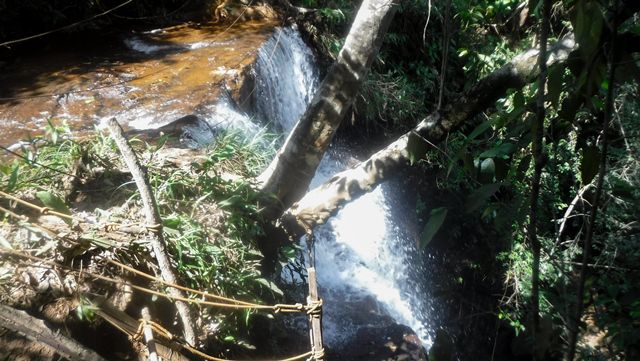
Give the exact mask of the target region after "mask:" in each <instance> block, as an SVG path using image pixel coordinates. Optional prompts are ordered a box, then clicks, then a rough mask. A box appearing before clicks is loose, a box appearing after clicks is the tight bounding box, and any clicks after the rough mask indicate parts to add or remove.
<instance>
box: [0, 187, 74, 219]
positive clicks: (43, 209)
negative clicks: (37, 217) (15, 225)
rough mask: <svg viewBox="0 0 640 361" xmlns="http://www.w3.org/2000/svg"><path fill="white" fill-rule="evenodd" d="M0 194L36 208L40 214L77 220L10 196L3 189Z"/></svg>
mask: <svg viewBox="0 0 640 361" xmlns="http://www.w3.org/2000/svg"><path fill="white" fill-rule="evenodd" d="M0 196H3V197H4V198H7V199H10V200H12V201H15V202H17V203H20V204H22V205H23V206H26V207H29V208H32V209H35V210H37V211H38V212H40V213H42V214H51V215H54V216H58V217H60V218H64V219H68V220H72V221H73V220H78V219H77V218H75V217H73V216H71V215H68V214H64V213H60V212H57V211H54V210H51V209H50V208H49V207H40V206H37V205H35V204H33V203H29V202H27V201H24V200H22V199H20V198H18V197H15V196H12V195H11V194H8V193H5V192H3V191H0Z"/></svg>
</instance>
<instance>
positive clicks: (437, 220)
mask: <svg viewBox="0 0 640 361" xmlns="http://www.w3.org/2000/svg"><path fill="white" fill-rule="evenodd" d="M447 211H448V210H447V208H445V207H440V208H435V209H433V210H432V211H431V216H430V217H429V220H428V221H427V224H426V225H425V226H424V229H423V230H422V235H421V236H420V244H419V246H420V248H421V249H424V248H425V247H426V246H427V245H428V244H429V243H430V242H431V240H433V236H435V235H436V233H438V230H439V229H440V227H442V223H444V219H445V218H446V217H447Z"/></svg>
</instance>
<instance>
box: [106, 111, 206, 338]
mask: <svg viewBox="0 0 640 361" xmlns="http://www.w3.org/2000/svg"><path fill="white" fill-rule="evenodd" d="M108 125H109V131H110V132H111V136H112V137H113V139H114V140H115V141H116V144H117V145H118V148H119V149H120V153H122V157H123V158H124V161H125V163H126V164H127V167H128V168H129V170H130V171H131V175H132V176H133V179H134V180H135V182H136V186H137V187H138V190H139V191H140V198H142V203H143V206H144V207H143V210H144V214H145V219H146V222H147V224H148V226H150V227H153V228H154V229H155V230H156V232H150V233H149V238H150V239H149V241H150V243H151V247H152V248H153V252H154V253H155V256H156V260H157V261H158V267H159V268H160V275H161V277H162V279H163V280H164V281H166V282H168V283H172V284H178V282H177V277H176V275H175V271H174V270H173V266H172V265H171V261H170V260H169V255H168V253H167V250H166V247H165V242H164V237H163V235H162V219H161V218H160V213H159V212H158V206H157V204H156V200H155V198H154V196H153V193H152V192H151V186H150V185H149V179H148V178H147V174H146V172H145V171H144V169H143V168H142V167H141V166H140V163H139V162H138V157H137V156H136V154H135V152H134V151H133V149H131V147H130V146H129V142H128V141H127V138H126V137H125V135H124V132H123V130H122V128H121V127H120V124H118V121H117V120H116V119H115V118H111V120H109V124H108ZM168 292H169V294H170V295H171V296H173V297H182V298H184V294H183V293H182V291H180V290H178V289H176V288H172V287H170V288H169V289H168ZM175 304H176V308H177V309H178V314H179V315H180V320H181V321H182V327H183V329H184V338H185V340H186V341H187V343H189V344H191V345H195V342H196V334H195V328H194V326H193V317H191V311H190V310H189V305H188V304H187V303H186V302H184V301H177V300H176V301H175Z"/></svg>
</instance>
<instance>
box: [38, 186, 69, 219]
mask: <svg viewBox="0 0 640 361" xmlns="http://www.w3.org/2000/svg"><path fill="white" fill-rule="evenodd" d="M36 197H38V199H39V200H40V201H42V203H44V205H45V206H46V207H47V208H51V209H52V210H54V211H56V212H59V213H62V214H68V215H71V210H70V209H69V207H67V205H66V204H64V201H63V200H62V199H60V197H58V196H56V195H55V194H53V193H51V192H46V191H40V192H37V193H36ZM60 218H61V219H62V220H63V221H65V222H66V223H67V224H71V220H70V219H68V218H62V217H60Z"/></svg>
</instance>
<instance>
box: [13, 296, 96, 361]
mask: <svg viewBox="0 0 640 361" xmlns="http://www.w3.org/2000/svg"><path fill="white" fill-rule="evenodd" d="M0 327H4V328H7V329H9V330H12V331H16V332H19V333H21V334H23V335H25V336H26V337H27V338H29V339H31V340H33V341H35V342H41V343H43V344H45V345H47V346H49V347H51V348H52V349H53V350H55V351H56V352H57V353H58V354H59V355H60V356H62V357H64V358H67V359H69V360H71V361H106V360H105V359H104V358H103V357H102V356H100V355H98V354H97V353H96V352H95V351H93V350H90V349H88V348H86V347H85V346H83V345H81V344H80V343H78V342H77V341H75V340H73V339H71V338H69V337H67V336H64V335H63V334H61V333H59V332H57V331H53V330H51V329H50V328H49V327H48V326H47V325H46V324H45V323H44V321H42V320H41V319H38V318H35V317H33V316H30V315H28V314H27V313H26V312H24V311H18V310H16V309H14V308H11V307H9V306H5V305H3V304H0Z"/></svg>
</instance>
